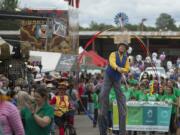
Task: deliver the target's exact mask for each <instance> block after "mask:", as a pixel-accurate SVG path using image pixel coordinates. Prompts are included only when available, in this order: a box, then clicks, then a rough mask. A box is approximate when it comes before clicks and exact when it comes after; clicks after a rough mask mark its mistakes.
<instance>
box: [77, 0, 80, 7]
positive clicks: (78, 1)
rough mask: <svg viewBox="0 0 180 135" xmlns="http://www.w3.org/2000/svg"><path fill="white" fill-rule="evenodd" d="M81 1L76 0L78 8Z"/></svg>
mask: <svg viewBox="0 0 180 135" xmlns="http://www.w3.org/2000/svg"><path fill="white" fill-rule="evenodd" d="M79 3H80V0H76V8H79Z"/></svg>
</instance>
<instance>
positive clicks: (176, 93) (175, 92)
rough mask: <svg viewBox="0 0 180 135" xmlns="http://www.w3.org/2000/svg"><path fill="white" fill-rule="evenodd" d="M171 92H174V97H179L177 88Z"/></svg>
mask: <svg viewBox="0 0 180 135" xmlns="http://www.w3.org/2000/svg"><path fill="white" fill-rule="evenodd" d="M173 90H174V95H175V96H176V97H179V96H180V89H178V88H173Z"/></svg>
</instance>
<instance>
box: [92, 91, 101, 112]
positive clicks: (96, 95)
mask: <svg viewBox="0 0 180 135" xmlns="http://www.w3.org/2000/svg"><path fill="white" fill-rule="evenodd" d="M93 102H94V108H95V109H99V108H100V103H99V95H98V94H97V93H95V92H94V93H93Z"/></svg>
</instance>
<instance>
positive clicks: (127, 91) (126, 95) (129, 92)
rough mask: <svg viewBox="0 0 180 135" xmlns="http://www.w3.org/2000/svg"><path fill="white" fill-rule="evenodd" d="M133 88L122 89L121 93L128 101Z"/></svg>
mask: <svg viewBox="0 0 180 135" xmlns="http://www.w3.org/2000/svg"><path fill="white" fill-rule="evenodd" d="M132 92H133V90H132V89H131V88H128V89H127V90H125V91H123V94H124V95H125V97H126V101H129V100H130V99H131V96H132Z"/></svg>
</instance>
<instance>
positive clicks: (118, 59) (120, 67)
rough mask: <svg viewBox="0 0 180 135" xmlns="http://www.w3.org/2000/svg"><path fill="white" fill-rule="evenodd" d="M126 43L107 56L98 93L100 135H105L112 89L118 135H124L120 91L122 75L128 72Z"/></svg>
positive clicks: (122, 106)
mask: <svg viewBox="0 0 180 135" xmlns="http://www.w3.org/2000/svg"><path fill="white" fill-rule="evenodd" d="M128 47H129V45H128V44H127V43H119V44H118V51H115V52H112V53H111V54H110V56H109V65H108V67H107V69H106V71H105V75H104V84H103V86H102V90H101V93H100V104H101V109H100V114H99V130H100V135H107V128H108V107H109V93H110V90H111V88H112V87H114V90H115V93H116V100H117V105H118V113H119V135H126V98H125V96H124V94H123V93H122V91H121V89H120V82H121V78H122V73H128V72H129V68H130V66H129V60H128V56H127V53H126V51H127V49H128Z"/></svg>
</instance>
